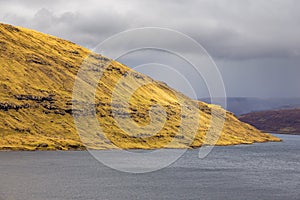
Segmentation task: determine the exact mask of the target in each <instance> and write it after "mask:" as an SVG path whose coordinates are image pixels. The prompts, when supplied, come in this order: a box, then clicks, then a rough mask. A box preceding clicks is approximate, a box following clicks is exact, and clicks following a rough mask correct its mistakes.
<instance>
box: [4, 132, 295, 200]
mask: <svg viewBox="0 0 300 200" xmlns="http://www.w3.org/2000/svg"><path fill="white" fill-rule="evenodd" d="M276 136H278V137H281V138H282V139H283V140H284V141H283V142H279V143H259V144H254V145H237V146H227V147H215V148H214V149H213V151H212V152H211V153H210V154H209V155H208V156H207V157H206V158H204V159H199V158H198V150H196V149H195V150H189V151H187V152H186V153H185V154H184V155H183V156H182V157H181V158H180V159H179V160H177V161H176V162H175V163H174V164H172V165H171V166H169V167H167V168H164V169H162V170H159V171H156V172H151V173H145V174H130V173H124V172H119V171H116V170H113V169H110V168H108V167H106V166H104V165H103V164H101V163H99V162H98V161H97V160H95V159H94V158H93V157H92V156H91V155H90V154H89V153H88V152H85V151H69V152H62V151H52V152H51V151H43V152H42V151H40V152H19V151H18V152H0V200H19V199H20V200H23V199H30V200H56V199H57V200H64V199H70V200H71V199H72V200H74V199H80V200H81V199H84V200H92V199H93V200H94V199H101V200H106V199H107V200H111V199H112V200H119V199H120V200H135V199H143V200H144V199H165V200H179V199H180V200H181V199H182V200H191V199H195V200H196V199H197V200H198V199H203V200H215V199H218V200H219V199H222V200H227V199H228V200H243V199H245V200H248V199H249V200H250V199H251V200H253V199H265V200H267V199H270V200H277V199H278V200H285V199H286V200H293V199H295V200H296V199H297V200H299V199H300V136H299V135H298V136H297V135H276ZM174 151H176V150H174Z"/></svg>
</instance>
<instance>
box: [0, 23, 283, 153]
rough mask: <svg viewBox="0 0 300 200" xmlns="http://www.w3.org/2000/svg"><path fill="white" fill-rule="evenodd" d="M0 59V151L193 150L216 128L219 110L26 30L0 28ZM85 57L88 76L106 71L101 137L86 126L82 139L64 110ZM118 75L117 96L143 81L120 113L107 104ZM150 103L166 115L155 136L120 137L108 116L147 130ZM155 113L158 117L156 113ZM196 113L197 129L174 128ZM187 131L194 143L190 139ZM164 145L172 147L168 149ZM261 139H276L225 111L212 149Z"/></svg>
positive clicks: (98, 105)
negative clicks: (125, 118) (125, 117)
mask: <svg viewBox="0 0 300 200" xmlns="http://www.w3.org/2000/svg"><path fill="white" fill-rule="evenodd" d="M0 54H1V57H0V69H1V75H0V137H1V140H0V149H12V150H17V149H18V150H36V149H49V150H50V149H62V150H68V149H84V148H85V146H84V145H83V143H82V141H83V140H85V139H86V138H90V140H89V141H88V142H86V141H83V142H84V143H85V145H87V146H88V147H90V148H95V149H108V148H113V145H112V144H114V145H116V146H118V147H121V148H144V149H151V148H163V147H170V148H184V147H199V146H201V145H203V144H205V143H209V141H205V135H206V134H207V131H208V130H212V129H216V128H215V127H213V126H218V124H214V123H213V124H210V119H211V111H212V110H211V109H212V108H214V110H215V111H216V113H217V114H218V113H222V111H223V110H222V108H220V107H217V106H214V105H209V104H206V103H202V102H198V101H194V100H191V99H189V98H188V97H186V96H184V95H183V94H181V93H179V92H177V91H175V90H173V89H171V88H169V87H168V86H167V85H165V84H163V83H161V82H158V81H155V80H152V79H151V78H149V77H147V76H144V75H142V74H139V73H137V72H134V71H132V70H130V69H129V68H128V67H126V66H124V65H122V64H120V63H118V62H116V61H113V60H109V59H107V58H105V57H103V56H101V55H96V54H93V53H91V52H90V51H89V50H87V49H85V48H83V47H80V46H77V45H76V44H74V43H71V42H68V41H65V40H62V39H59V38H56V37H53V36H49V35H46V34H42V33H39V32H36V31H33V30H29V29H25V28H20V27H14V26H10V25H5V24H0ZM89 55H91V56H89ZM87 56H89V59H88V60H89V65H90V66H91V68H90V70H91V71H93V70H94V71H95V70H99V69H98V68H97V66H98V64H99V62H102V61H103V60H106V61H109V62H108V63H109V65H108V66H107V68H105V69H103V70H104V71H103V76H102V77H101V79H100V80H99V83H98V87H97V90H96V96H95V103H94V105H93V106H95V113H94V115H95V117H96V118H97V120H98V122H99V125H100V126H101V128H102V130H103V133H96V132H95V133H93V132H92V129H90V126H89V125H86V127H85V128H84V129H81V130H79V131H80V132H81V134H85V132H86V134H90V135H89V136H87V137H84V138H82V137H81V138H80V137H79V135H78V130H77V129H76V126H75V124H74V118H73V115H72V114H74V112H75V111H74V110H72V104H73V103H74V102H73V101H72V92H73V86H74V80H75V77H76V74H77V72H78V70H79V68H80V65H81V64H82V62H83V61H84V60H85V59H86V58H87ZM100 70H101V69H100ZM125 74H126V76H128V77H129V78H128V81H127V82H126V83H124V85H123V87H124V88H123V89H124V91H126V90H128V89H130V88H131V89H132V88H133V87H134V85H136V84H137V83H138V84H143V83H147V84H146V85H145V86H143V87H140V88H138V90H136V91H135V92H134V94H133V95H132V97H131V98H130V102H129V104H130V107H129V109H128V110H124V109H125V107H124V105H122V104H120V105H117V106H113V107H112V106H111V101H112V99H111V98H112V97H111V96H112V92H113V90H114V88H115V85H116V83H117V82H118V80H120V78H121V77H124V75H125ZM83 81H84V80H83ZM87 85H88V83H87ZM121 89H122V88H121ZM178 97H179V98H180V99H181V100H182V101H183V102H185V106H186V107H188V110H189V112H190V114H189V115H185V116H184V115H183V114H182V112H181V110H182V106H181V105H180V104H179V102H178ZM82 103H83V104H84V102H82ZM153 105H160V106H161V107H163V108H164V109H165V111H166V121H165V123H164V124H163V127H162V128H161V129H160V130H158V131H157V132H155V134H153V133H151V132H149V131H148V132H147V131H143V129H140V130H139V131H137V130H132V131H130V128H131V127H130V126H129V125H128V127H127V132H126V131H125V130H124V129H121V128H120V127H119V126H118V124H117V123H116V121H115V118H114V115H113V114H112V113H113V112H117V113H119V114H120V113H121V115H122V112H124V113H125V114H126V113H129V115H130V118H131V119H132V120H133V121H134V122H135V123H136V124H138V125H139V126H141V127H143V126H146V125H147V124H151V120H150V116H149V113H148V112H149V110H150V108H151V106H153ZM78 112H80V110H79V111H78ZM156 115H157V116H158V118H159V115H160V113H156ZM198 115H199V123H197V124H193V123H191V124H190V125H189V124H186V123H185V125H182V119H183V118H186V121H188V120H192V119H195V118H196V117H197V116H198ZM79 116H80V114H79ZM217 116H218V115H217ZM80 117H84V116H80ZM219 117H221V116H219ZM123 126H126V124H123ZM81 128H82V127H81ZM152 128H153V130H154V129H155V127H152ZM148 130H150V129H148ZM179 130H180V131H179ZM194 131H196V135H195V137H193V136H192V135H191V133H192V132H194ZM104 137H106V138H109V140H110V141H111V143H108V142H107V141H105V140H104V139H103V138H104ZM82 139H83V140H82ZM171 140H172V141H173V142H172V144H169V142H170V141H171ZM189 141H191V142H189ZM266 141H279V139H278V138H276V137H273V136H271V135H269V134H264V133H261V132H260V131H258V130H257V129H255V128H254V127H252V126H250V125H248V124H246V123H243V122H240V121H239V120H238V119H237V118H236V117H235V116H233V115H232V114H231V113H229V112H226V121H225V124H224V127H223V129H222V134H221V136H220V138H219V140H218V141H217V145H231V144H241V143H253V142H266ZM168 144H169V145H168Z"/></svg>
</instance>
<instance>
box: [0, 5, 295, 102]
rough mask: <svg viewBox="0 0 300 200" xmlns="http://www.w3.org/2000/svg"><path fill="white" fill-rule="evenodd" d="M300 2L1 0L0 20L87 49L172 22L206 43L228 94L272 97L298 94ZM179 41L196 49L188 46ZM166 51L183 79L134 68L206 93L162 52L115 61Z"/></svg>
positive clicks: (156, 68)
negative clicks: (129, 32) (136, 30)
mask: <svg viewBox="0 0 300 200" xmlns="http://www.w3.org/2000/svg"><path fill="white" fill-rule="evenodd" d="M299 10H300V1H298V0H260V1H251V0H206V1H203V0H185V1H183V0H177V1H171V0H164V1H161V0H151V1H150V0H148V1H145V0H126V1H124V0H110V1H108V0H107V1H101V0H100V1H99V0H98V1H96V0H94V1H92V0H85V1H79V0H74V1H65V0H53V1H49V0H47V1H46V0H26V1H22V0H19V1H18V0H10V1H7V0H0V21H1V22H3V23H9V24H13V25H18V26H23V27H27V28H31V29H35V30H38V31H41V32H44V33H48V34H51V35H55V36H57V37H61V38H64V39H67V40H70V41H73V42H75V43H77V44H79V45H82V46H84V47H87V48H90V49H93V48H95V47H96V46H97V45H98V44H99V43H101V42H102V41H104V40H105V39H107V38H109V37H111V36H113V35H115V34H118V33H120V32H122V31H126V30H128V29H133V28H142V27H162V28H168V29H172V30H175V31H179V32H181V33H183V34H186V35H187V36H189V37H191V38H193V39H194V40H196V41H197V42H198V43H199V44H201V45H202V46H203V47H204V48H205V49H206V51H207V52H208V53H209V55H210V56H211V57H212V59H213V60H214V62H215V63H216V65H217V67H218V70H219V71H220V74H221V77H222V80H223V82H224V85H225V90H226V95H227V96H230V97H261V98H270V97H272V98H273V97H300V78H299V74H300V73H299V72H300V12H299ZM179 45H180V46H181V47H182V51H186V52H187V53H189V54H193V56H194V57H197V56H198V54H197V53H198V52H193V51H192V50H190V49H189V46H185V44H179ZM116 48H118V47H116ZM149 58H152V61H151V60H149ZM165 59H171V60H169V62H167V63H169V64H172V65H173V66H172V67H174V68H176V69H177V70H179V72H181V71H184V72H186V74H185V75H186V77H185V79H180V78H179V77H180V76H178V74H177V75H176V73H173V72H172V73H171V72H170V71H168V69H167V68H163V65H159V64H158V65H153V66H152V68H151V66H148V65H147V67H144V68H143V69H140V71H141V72H143V73H146V74H147V75H149V76H151V77H153V78H156V79H159V80H161V81H164V82H166V83H168V84H169V85H170V86H172V87H174V88H175V89H178V90H180V91H181V92H183V93H185V94H187V95H190V94H189V91H188V89H187V87H185V85H186V84H185V83H184V82H185V81H186V80H188V81H189V82H190V83H189V84H190V85H191V86H192V87H193V89H194V90H195V91H196V93H197V96H198V98H201V97H207V96H209V93H208V90H207V85H206V84H205V81H204V80H202V79H201V78H199V79H196V78H193V77H192V74H193V73H192V71H190V69H189V68H188V66H186V64H184V63H183V62H180V61H177V60H176V59H173V58H170V56H165V58H164V53H161V52H157V51H156V52H154V51H153V52H149V51H141V52H137V53H132V54H130V55H128V56H127V58H120V60H119V61H120V62H123V63H125V64H126V65H128V66H133V67H135V64H136V63H143V61H144V63H145V64H146V62H150V63H151V62H156V63H160V61H161V60H165ZM172 59H173V60H172ZM163 63H164V62H163ZM179 75H180V73H179ZM206 78H210V77H206Z"/></svg>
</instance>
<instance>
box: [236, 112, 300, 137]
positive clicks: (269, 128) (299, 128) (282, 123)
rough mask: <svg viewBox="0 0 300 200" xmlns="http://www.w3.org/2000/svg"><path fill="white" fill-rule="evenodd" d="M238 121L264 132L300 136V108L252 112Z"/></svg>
mask: <svg viewBox="0 0 300 200" xmlns="http://www.w3.org/2000/svg"><path fill="white" fill-rule="evenodd" d="M239 119H240V120H241V121H244V122H246V123H249V124H252V125H253V126H255V127H257V128H258V129H260V130H263V131H265V132H272V133H288V134H300V108H294V109H281V110H268V111H260V112H253V113H248V114H245V115H241V116H240V117H239Z"/></svg>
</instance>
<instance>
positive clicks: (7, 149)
mask: <svg viewBox="0 0 300 200" xmlns="http://www.w3.org/2000/svg"><path fill="white" fill-rule="evenodd" d="M274 134H277V133H274ZM280 135H290V134H284V133H282V134H280ZM279 139H280V141H263V142H251V143H249V142H241V143H237V144H216V145H207V144H205V145H202V146H199V147H190V146H189V147H178V148H123V149H121V148H105V149H86V148H82V149H66V150H62V149H47V148H45V149H23V148H13V149H9V147H0V152H18V151H19V152H20V151H21V152H23V151H24V152H37V151H41V152H44V151H53V152H68V151H80V152H84V151H108V150H149V151H151V150H156V149H170V150H171V149H174V150H176V149H178V150H180V149H187V150H193V149H200V148H201V147H211V146H213V147H226V146H238V145H247V146H248V145H253V144H260V143H273V142H276V143H277V142H283V140H282V139H281V138H279Z"/></svg>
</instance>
